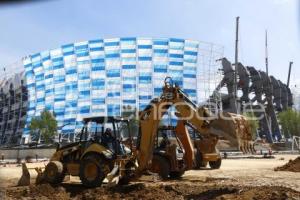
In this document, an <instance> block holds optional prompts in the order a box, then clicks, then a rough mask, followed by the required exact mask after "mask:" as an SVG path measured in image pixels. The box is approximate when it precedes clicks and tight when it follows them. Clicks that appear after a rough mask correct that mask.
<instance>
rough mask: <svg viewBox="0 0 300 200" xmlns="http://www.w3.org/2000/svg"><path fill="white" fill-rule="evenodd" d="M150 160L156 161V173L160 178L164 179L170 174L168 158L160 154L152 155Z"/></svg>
mask: <svg viewBox="0 0 300 200" xmlns="http://www.w3.org/2000/svg"><path fill="white" fill-rule="evenodd" d="M152 162H153V163H156V164H157V166H158V167H159V172H158V175H159V177H160V178H161V179H162V180H166V179H168V178H169V175H170V163H169V161H168V159H166V158H164V157H163V156H160V155H154V156H153V158H152Z"/></svg>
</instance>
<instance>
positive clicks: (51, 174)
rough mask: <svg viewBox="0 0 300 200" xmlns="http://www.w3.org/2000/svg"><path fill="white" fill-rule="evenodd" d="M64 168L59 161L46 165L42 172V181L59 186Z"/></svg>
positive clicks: (63, 176) (62, 178)
mask: <svg viewBox="0 0 300 200" xmlns="http://www.w3.org/2000/svg"><path fill="white" fill-rule="evenodd" d="M65 175H66V173H65V170H64V166H63V164H62V163H61V162H59V161H51V162H49V163H48V164H47V166H46V168H45V172H44V177H43V178H44V180H45V181H46V182H47V183H50V184H59V183H61V182H63V180H64V178H65Z"/></svg>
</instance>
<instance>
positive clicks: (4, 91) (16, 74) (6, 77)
mask: <svg viewBox="0 0 300 200" xmlns="http://www.w3.org/2000/svg"><path fill="white" fill-rule="evenodd" d="M7 69H9V72H7V70H6V69H3V71H4V73H1V76H0V80H1V81H0V145H16V144H20V142H21V139H22V134H23V129H24V126H25V121H26V113H27V100H28V93H27V89H26V85H25V80H24V72H23V65H22V62H21V61H20V62H16V63H13V64H12V65H9V66H8V67H7Z"/></svg>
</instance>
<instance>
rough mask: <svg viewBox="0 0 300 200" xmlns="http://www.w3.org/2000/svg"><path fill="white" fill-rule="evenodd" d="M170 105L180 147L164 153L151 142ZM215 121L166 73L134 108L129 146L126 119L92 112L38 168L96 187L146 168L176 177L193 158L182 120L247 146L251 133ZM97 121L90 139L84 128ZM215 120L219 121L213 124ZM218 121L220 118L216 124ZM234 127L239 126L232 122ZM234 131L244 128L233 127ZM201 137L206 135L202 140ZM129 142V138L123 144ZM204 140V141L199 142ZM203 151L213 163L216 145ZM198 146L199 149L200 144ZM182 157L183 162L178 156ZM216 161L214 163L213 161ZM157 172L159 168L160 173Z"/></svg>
mask: <svg viewBox="0 0 300 200" xmlns="http://www.w3.org/2000/svg"><path fill="white" fill-rule="evenodd" d="M170 107H175V109H176V113H177V117H178V118H179V120H178V125H177V127H176V135H177V136H178V138H179V141H180V142H181V143H182V146H183V147H184V152H183V151H178V148H176V146H174V145H173V146H170V147H168V149H167V150H165V151H164V152H158V151H157V148H155V141H156V138H157V134H158V129H159V125H160V122H161V120H162V119H163V116H164V115H165V114H166V112H167V111H168V109H169V108H170ZM217 121H218V118H217V119H214V118H212V117H211V116H210V115H209V113H208V112H207V110H206V109H205V108H203V107H197V106H196V105H195V104H194V103H193V102H192V101H190V99H189V98H188V97H187V95H185V94H184V92H183V91H182V90H181V89H180V88H179V87H178V86H176V85H174V84H173V83H172V80H171V78H166V80H165V85H164V87H163V92H162V95H161V96H160V97H159V98H156V99H153V100H152V101H151V102H150V103H149V105H148V106H147V107H146V108H145V109H144V110H143V111H141V112H140V113H139V131H138V138H137V143H136V145H134V150H133V145H132V142H129V143H130V145H129V148H128V145H127V146H126V145H124V144H125V143H123V139H122V137H123V133H125V135H126V136H127V137H129V141H133V140H132V138H130V137H131V135H132V133H130V129H129V128H128V120H127V119H123V118H118V117H95V118H86V119H84V128H83V129H82V132H81V135H80V140H79V141H78V142H76V143H72V144H69V145H67V146H64V147H59V148H57V151H56V152H55V153H54V155H53V156H52V158H51V159H50V162H49V163H48V165H47V166H46V168H45V170H44V172H42V173H43V177H44V179H45V181H47V182H49V183H53V184H56V183H60V182H61V181H62V180H63V177H64V176H65V175H66V174H70V175H73V176H79V177H80V179H81V182H82V183H83V185H85V186H87V187H96V186H99V185H101V184H102V182H103V180H104V179H105V178H106V179H107V180H108V181H109V182H111V181H112V180H113V179H114V178H116V179H119V182H120V183H127V182H128V181H130V180H131V179H133V178H137V177H139V176H141V175H142V174H143V173H144V172H145V171H146V170H151V169H152V170H153V171H156V172H158V173H161V172H162V171H163V176H164V178H166V177H171V176H173V177H178V176H181V175H182V174H183V173H184V170H186V169H191V168H192V167H193V163H194V160H195V155H194V147H193V145H192V141H191V139H190V137H189V133H188V131H187V127H186V124H187V123H189V124H190V125H191V127H193V128H194V130H196V131H197V132H198V133H199V134H200V135H201V136H202V137H204V138H205V137H207V138H209V139H211V138H212V137H216V138H217V136H218V135H222V136H224V134H225V135H226V134H228V135H230V136H232V137H236V138H237V140H236V141H237V144H238V145H239V146H240V149H242V150H248V149H251V148H252V146H253V144H252V141H251V137H248V135H249V134H248V133H246V132H236V131H235V132H234V134H232V133H228V132H227V130H219V129H216V127H214V126H212V125H213V124H214V123H216V122H217ZM89 123H94V124H96V129H95V131H94V136H95V137H93V138H88V137H87V135H91V132H90V133H89V134H87V133H88V132H87V131H88V124H89ZM216 124H218V123H216ZM221 124H222V123H221ZM235 126H239V123H236V124H235ZM238 130H244V128H241V127H238ZM228 131H229V132H230V130H228ZM203 141H205V140H203ZM126 144H128V143H126ZM203 145H204V146H205V145H208V144H207V143H206V142H204V144H203ZM209 145H210V146H212V147H213V150H214V151H213V152H211V153H210V152H208V153H205V154H203V155H205V156H203V157H204V158H203V159H206V160H208V161H210V162H216V161H217V162H218V159H219V158H220V156H219V154H218V153H217V151H216V149H215V144H212V145H211V144H209ZM200 146H201V145H200ZM200 149H201V148H200ZM180 156H181V157H182V156H183V157H184V162H183V161H182V159H180ZM215 165H218V164H215ZM160 175H162V173H161V174H160Z"/></svg>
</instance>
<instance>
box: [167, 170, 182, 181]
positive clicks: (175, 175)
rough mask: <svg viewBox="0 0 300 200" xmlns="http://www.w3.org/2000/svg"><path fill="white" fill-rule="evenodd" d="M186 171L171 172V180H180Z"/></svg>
mask: <svg viewBox="0 0 300 200" xmlns="http://www.w3.org/2000/svg"><path fill="white" fill-rule="evenodd" d="M184 172H185V171H184V170H182V171H177V172H170V178H171V179H180V178H181V177H182V175H183V174H184Z"/></svg>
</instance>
